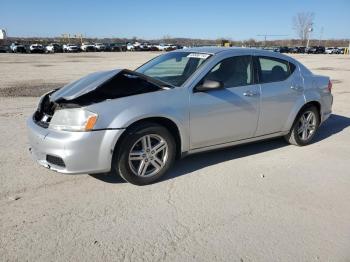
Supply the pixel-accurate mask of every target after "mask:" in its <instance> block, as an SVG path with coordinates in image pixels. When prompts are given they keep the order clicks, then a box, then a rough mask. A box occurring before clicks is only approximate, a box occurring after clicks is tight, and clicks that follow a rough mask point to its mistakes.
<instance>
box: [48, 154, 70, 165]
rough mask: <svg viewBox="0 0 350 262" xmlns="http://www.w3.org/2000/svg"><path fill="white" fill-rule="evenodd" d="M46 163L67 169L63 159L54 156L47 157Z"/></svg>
mask: <svg viewBox="0 0 350 262" xmlns="http://www.w3.org/2000/svg"><path fill="white" fill-rule="evenodd" d="M46 161H47V162H48V163H50V164H52V165H55V166H60V167H66V165H65V163H64V161H63V159H62V158H60V157H57V156H52V155H46Z"/></svg>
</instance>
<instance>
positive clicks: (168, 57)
mask: <svg viewBox="0 0 350 262" xmlns="http://www.w3.org/2000/svg"><path fill="white" fill-rule="evenodd" d="M210 56H211V55H210V54H203V53H189V52H172V53H167V54H164V55H161V56H158V57H156V58H155V59H153V60H151V61H149V62H148V63H146V64H144V65H143V66H141V67H139V68H138V69H137V70H136V72H139V73H142V74H144V75H146V76H149V77H153V78H156V79H158V80H160V81H163V82H165V83H168V84H170V85H173V86H181V85H182V84H183V83H184V82H185V81H186V80H187V79H188V78H189V77H190V76H191V75H192V74H193V73H194V72H195V71H196V70H197V69H198V68H199V66H200V65H202V64H203V62H204V61H205V60H207V59H208V58H209V57H210Z"/></svg>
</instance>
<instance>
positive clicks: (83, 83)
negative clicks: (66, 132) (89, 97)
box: [50, 69, 121, 101]
mask: <svg viewBox="0 0 350 262" xmlns="http://www.w3.org/2000/svg"><path fill="white" fill-rule="evenodd" d="M120 71H121V69H116V70H110V71H101V72H96V73H92V74H89V75H87V76H85V77H83V78H81V79H79V80H77V81H74V82H72V83H69V84H67V85H65V86H64V87H62V88H61V89H59V90H57V91H56V92H54V93H53V94H52V95H51V97H50V99H51V101H57V100H59V99H64V100H73V99H75V98H77V97H79V96H82V95H84V94H86V93H89V92H91V91H93V90H95V89H96V88H98V87H99V86H100V85H101V84H103V83H104V82H105V81H107V80H108V79H110V78H112V77H113V76H115V75H116V74H118V73H119V72H120Z"/></svg>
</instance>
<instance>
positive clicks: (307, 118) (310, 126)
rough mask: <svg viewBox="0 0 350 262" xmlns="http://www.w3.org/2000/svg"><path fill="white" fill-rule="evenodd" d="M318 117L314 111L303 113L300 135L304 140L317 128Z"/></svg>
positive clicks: (300, 121)
mask: <svg viewBox="0 0 350 262" xmlns="http://www.w3.org/2000/svg"><path fill="white" fill-rule="evenodd" d="M316 124H317V119H316V115H315V113H314V112H312V111H306V112H305V113H303V114H302V115H301V117H300V119H299V122H298V131H297V133H298V136H299V138H300V139H301V140H302V141H307V140H308V139H310V138H311V137H312V136H313V134H314V133H315V130H316V127H317V126H316Z"/></svg>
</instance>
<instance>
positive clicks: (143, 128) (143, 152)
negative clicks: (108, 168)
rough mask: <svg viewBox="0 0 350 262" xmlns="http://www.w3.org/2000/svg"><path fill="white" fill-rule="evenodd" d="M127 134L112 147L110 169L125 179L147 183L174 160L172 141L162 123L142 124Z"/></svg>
mask: <svg viewBox="0 0 350 262" xmlns="http://www.w3.org/2000/svg"><path fill="white" fill-rule="evenodd" d="M126 132H128V134H127V135H126V136H125V137H124V138H123V140H122V141H121V143H120V148H117V149H116V154H115V157H114V160H113V168H114V169H115V170H116V171H117V173H118V174H119V175H120V176H121V177H122V178H123V179H124V180H126V181H127V182H129V183H132V184H134V185H147V184H150V183H152V182H154V181H156V180H158V179H159V178H160V177H161V176H163V175H164V174H165V173H166V172H167V171H168V170H169V168H170V167H171V166H172V164H173V162H174V161H175V148H176V146H175V141H174V138H173V136H172V134H171V133H170V132H169V131H168V130H167V129H166V128H165V127H163V126H161V125H158V124H153V123H144V124H141V125H139V126H137V127H136V128H133V130H130V131H128V130H126Z"/></svg>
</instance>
